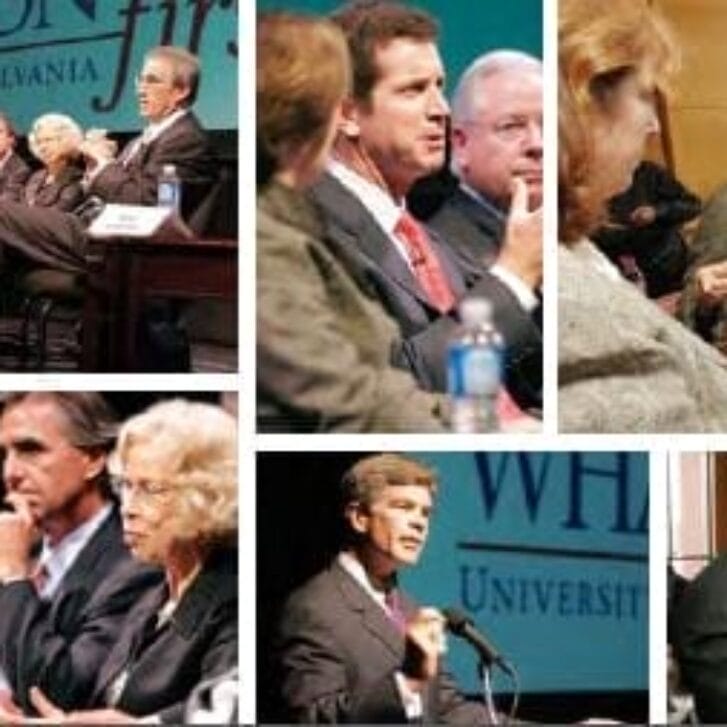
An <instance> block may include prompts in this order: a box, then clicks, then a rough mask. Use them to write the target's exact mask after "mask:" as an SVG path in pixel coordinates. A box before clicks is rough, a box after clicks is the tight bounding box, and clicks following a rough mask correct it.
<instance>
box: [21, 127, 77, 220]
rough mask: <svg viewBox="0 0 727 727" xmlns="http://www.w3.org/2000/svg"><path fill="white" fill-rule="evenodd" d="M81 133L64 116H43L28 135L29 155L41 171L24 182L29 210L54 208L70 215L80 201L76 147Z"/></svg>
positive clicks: (24, 195)
mask: <svg viewBox="0 0 727 727" xmlns="http://www.w3.org/2000/svg"><path fill="white" fill-rule="evenodd" d="M82 141H83V132H82V131H81V128H80V127H79V126H78V124H77V123H76V122H75V121H74V120H73V119H72V118H71V117H70V116H66V115H64V114H55V113H52V114H43V115H42V116H39V117H38V118H37V119H36V120H35V121H34V122H33V125H32V127H31V129H30V132H29V133H28V146H29V147H30V151H31V152H32V153H33V156H35V157H36V158H37V159H38V160H39V161H40V162H41V163H42V164H43V167H42V168H41V169H39V170H38V171H36V172H34V173H33V174H32V175H31V177H30V179H28V181H27V182H26V185H25V189H24V192H23V201H24V202H25V203H26V204H27V205H30V206H37V207H54V208H56V209H58V210H60V211H62V212H70V211H72V210H73V209H75V208H76V207H78V205H79V204H80V203H81V202H82V201H83V199H84V196H85V192H84V190H83V186H82V184H81V179H82V177H83V171H82V168H81V166H80V163H79V162H80V155H79V152H78V146H79V144H80V143H81V142H82Z"/></svg>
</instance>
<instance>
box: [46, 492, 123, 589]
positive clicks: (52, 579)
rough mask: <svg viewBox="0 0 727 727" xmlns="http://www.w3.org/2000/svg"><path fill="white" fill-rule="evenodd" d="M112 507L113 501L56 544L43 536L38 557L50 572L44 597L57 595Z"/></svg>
mask: <svg viewBox="0 0 727 727" xmlns="http://www.w3.org/2000/svg"><path fill="white" fill-rule="evenodd" d="M112 509H113V505H111V503H109V504H108V505H106V506H104V507H103V508H101V510H99V511H98V512H97V513H96V514H95V515H94V516H93V517H92V518H90V519H89V520H86V522H85V523H82V524H81V525H79V526H78V527H77V528H76V529H75V530H72V531H71V532H70V533H68V535H66V536H65V537H64V538H63V539H62V540H61V541H60V542H59V543H57V544H56V545H54V546H51V545H50V544H49V542H48V539H47V538H43V548H42V549H41V552H40V557H39V558H38V565H43V566H45V569H46V571H47V572H48V580H47V581H46V583H45V585H44V586H43V590H42V596H43V598H46V599H47V598H52V597H53V596H54V595H55V592H56V591H57V590H58V587H59V586H60V584H61V581H62V580H63V578H64V576H65V575H66V573H67V572H68V571H69V569H70V568H71V566H72V565H73V563H74V562H75V560H76V558H77V557H78V555H79V553H80V552H81V551H82V550H83V548H84V547H85V546H86V544H87V543H88V541H89V540H90V539H91V537H92V536H93V534H94V533H95V532H96V531H97V530H98V529H99V527H101V524H102V523H103V522H104V521H105V520H106V518H107V517H108V516H109V515H110V514H111V510H112Z"/></svg>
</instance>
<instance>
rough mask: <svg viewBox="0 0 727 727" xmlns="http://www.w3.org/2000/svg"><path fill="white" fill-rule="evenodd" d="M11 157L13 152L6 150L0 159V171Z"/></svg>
mask: <svg viewBox="0 0 727 727" xmlns="http://www.w3.org/2000/svg"><path fill="white" fill-rule="evenodd" d="M12 155H13V150H12V149H8V150H7V151H6V152H5V154H3V155H2V156H1V157H0V170H1V169H2V168H3V167H4V166H5V165H6V164H7V163H8V159H10V157H11V156H12Z"/></svg>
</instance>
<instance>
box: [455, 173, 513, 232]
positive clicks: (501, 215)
mask: <svg viewBox="0 0 727 727" xmlns="http://www.w3.org/2000/svg"><path fill="white" fill-rule="evenodd" d="M459 187H460V189H461V190H462V191H463V192H464V193H465V194H466V195H468V196H470V197H472V199H474V200H475V202H477V204H481V205H482V206H483V207H484V208H485V209H486V210H487V211H488V212H490V213H491V214H493V215H494V216H495V217H496V218H497V219H498V220H500V221H501V222H504V221H505V220H506V219H507V214H506V213H505V212H503V211H502V210H501V209H500V208H499V207H497V206H496V205H495V204H494V202H491V201H490V200H489V199H487V197H485V195H483V194H482V193H480V192H478V191H477V190H476V189H473V188H472V187H470V186H469V184H466V183H465V182H460V183H459Z"/></svg>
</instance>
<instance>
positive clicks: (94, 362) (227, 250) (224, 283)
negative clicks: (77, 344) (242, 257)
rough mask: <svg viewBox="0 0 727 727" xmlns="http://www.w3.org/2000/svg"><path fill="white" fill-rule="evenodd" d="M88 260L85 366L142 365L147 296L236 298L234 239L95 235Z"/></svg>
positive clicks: (90, 368)
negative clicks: (139, 341) (97, 237)
mask: <svg viewBox="0 0 727 727" xmlns="http://www.w3.org/2000/svg"><path fill="white" fill-rule="evenodd" d="M86 260H87V264H88V277H87V280H86V287H87V294H86V297H85V304H84V311H83V352H82V368H83V370H84V371H111V372H120V371H138V370H139V368H140V364H139V361H140V357H139V351H138V350H137V331H138V327H139V320H140V317H141V314H142V310H143V308H144V301H146V300H149V299H151V298H157V299H158V298H163V299H174V300H194V299H198V298H217V299H221V300H228V301H233V302H234V301H236V300H237V241H236V240H219V239H218V240H186V241H174V242H160V241H149V240H131V239H121V238H114V239H110V240H91V241H90V243H89V249H88V252H87V256H86Z"/></svg>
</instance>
